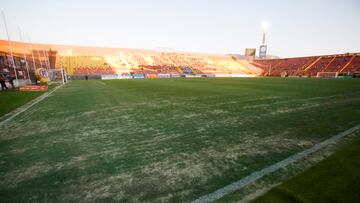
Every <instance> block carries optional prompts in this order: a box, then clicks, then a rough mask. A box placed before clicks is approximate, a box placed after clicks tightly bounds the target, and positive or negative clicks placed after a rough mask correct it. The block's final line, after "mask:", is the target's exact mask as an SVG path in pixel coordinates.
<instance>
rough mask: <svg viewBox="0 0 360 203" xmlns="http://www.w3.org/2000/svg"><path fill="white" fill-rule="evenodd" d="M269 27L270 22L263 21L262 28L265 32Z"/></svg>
mask: <svg viewBox="0 0 360 203" xmlns="http://www.w3.org/2000/svg"><path fill="white" fill-rule="evenodd" d="M269 27H270V25H269V23H268V22H266V21H263V22H261V28H262V30H263V31H264V32H265V31H267V30H268V29H269Z"/></svg>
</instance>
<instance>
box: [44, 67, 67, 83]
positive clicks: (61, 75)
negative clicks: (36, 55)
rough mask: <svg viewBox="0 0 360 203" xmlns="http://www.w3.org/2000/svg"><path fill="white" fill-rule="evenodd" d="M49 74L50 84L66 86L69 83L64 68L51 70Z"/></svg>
mask: <svg viewBox="0 0 360 203" xmlns="http://www.w3.org/2000/svg"><path fill="white" fill-rule="evenodd" d="M48 74H49V84H54V83H57V84H65V83H66V82H67V75H66V71H65V70H64V69H63V68H57V69H50V70H49V71H48Z"/></svg>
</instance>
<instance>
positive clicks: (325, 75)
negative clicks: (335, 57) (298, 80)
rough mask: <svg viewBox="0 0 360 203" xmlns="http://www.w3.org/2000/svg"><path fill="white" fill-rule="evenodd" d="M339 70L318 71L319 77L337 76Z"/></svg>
mask: <svg viewBox="0 0 360 203" xmlns="http://www.w3.org/2000/svg"><path fill="white" fill-rule="evenodd" d="M337 76H338V72H318V73H317V75H316V77H317V78H337Z"/></svg>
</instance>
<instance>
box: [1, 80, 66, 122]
mask: <svg viewBox="0 0 360 203" xmlns="http://www.w3.org/2000/svg"><path fill="white" fill-rule="evenodd" d="M60 87H62V85H59V86H57V87H55V88H54V89H53V90H51V91H50V92H47V93H44V94H42V95H40V96H38V97H36V98H35V99H33V100H31V101H30V102H28V103H26V104H24V105H23V106H21V107H19V108H17V109H15V110H14V111H12V112H10V113H8V114H6V115H4V116H2V117H1V118H3V117H7V116H8V115H11V116H10V117H8V118H6V119H5V120H3V121H0V127H1V126H2V125H4V124H5V123H6V122H8V121H10V120H11V119H13V118H15V117H16V116H18V115H19V114H21V113H23V112H24V111H26V110H28V109H29V108H31V107H32V106H34V105H35V104H37V103H39V102H41V101H42V100H44V99H45V98H46V97H48V96H49V95H50V94H51V93H53V92H55V91H56V90H57V89H59V88H60ZM1 118H0V120H1Z"/></svg>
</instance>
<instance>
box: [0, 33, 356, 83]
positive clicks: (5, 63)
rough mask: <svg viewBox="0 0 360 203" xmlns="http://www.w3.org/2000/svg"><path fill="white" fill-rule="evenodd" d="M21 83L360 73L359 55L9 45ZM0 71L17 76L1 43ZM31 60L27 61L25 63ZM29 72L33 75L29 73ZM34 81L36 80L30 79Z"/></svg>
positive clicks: (5, 44) (14, 43)
mask: <svg viewBox="0 0 360 203" xmlns="http://www.w3.org/2000/svg"><path fill="white" fill-rule="evenodd" d="M11 44H12V50H13V55H14V61H15V65H16V70H17V74H18V75H19V79H23V80H27V79H28V78H29V76H30V75H34V72H35V69H36V68H40V67H42V68H48V64H49V63H50V68H64V69H65V70H66V72H67V74H68V75H69V76H75V77H76V76H79V77H81V76H84V75H88V76H97V77H100V76H101V75H112V74H128V75H129V74H147V75H149V77H156V76H154V75H156V74H174V75H214V76H220V77H222V76H224V75H232V76H255V75H262V76H296V77H297V76H307V77H316V76H317V75H318V73H326V72H329V73H332V72H336V73H337V74H338V73H339V74H343V75H344V74H348V75H349V74H353V73H360V53H353V54H338V55H326V56H309V57H297V58H284V59H263V60H260V59H257V60H249V61H248V60H243V59H239V58H237V57H236V56H232V55H211V54H198V53H185V52H159V51H151V50H140V49H116V48H98V47H81V46H65V45H44V44H28V43H20V42H14V41H13V42H11ZM0 45H1V46H0V71H1V72H7V73H9V74H11V73H13V68H12V67H13V66H12V64H11V60H9V59H11V57H10V54H9V43H8V41H5V40H0ZM24 54H25V58H26V59H27V60H26V61H25V59H24ZM27 68H29V73H30V74H29V75H27V74H25V73H27ZM30 77H34V76H30Z"/></svg>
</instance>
